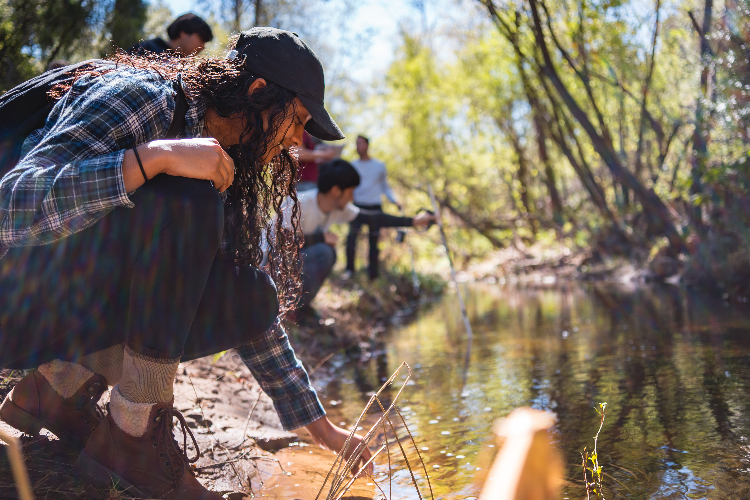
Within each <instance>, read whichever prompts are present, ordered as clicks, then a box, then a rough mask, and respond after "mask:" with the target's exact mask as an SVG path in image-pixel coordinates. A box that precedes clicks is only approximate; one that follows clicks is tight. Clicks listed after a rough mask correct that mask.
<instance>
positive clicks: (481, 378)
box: [323, 285, 750, 499]
mask: <svg viewBox="0 0 750 500" xmlns="http://www.w3.org/2000/svg"><path fill="white" fill-rule="evenodd" d="M467 307H468V309H469V314H470V317H471V321H472V325H473V328H474V336H475V338H474V343H473V346H472V348H471V351H470V356H469V358H468V363H467V359H466V354H467V345H466V341H465V338H464V334H463V332H464V330H463V325H462V321H461V317H460V313H459V310H458V305H457V304H456V301H455V296H451V295H448V296H446V297H445V299H444V301H443V302H442V303H441V304H439V305H438V306H437V307H435V308H433V309H432V310H431V311H430V312H427V313H425V314H424V315H423V316H422V317H421V318H419V320H418V321H416V322H415V323H413V324H412V325H410V326H408V327H405V328H400V329H394V330H393V331H391V332H389V335H388V337H387V340H386V342H385V343H384V347H383V349H382V350H381V351H380V352H378V353H376V355H375V356H373V357H372V359H370V360H368V361H364V362H350V363H347V364H345V365H344V366H343V367H342V369H341V370H339V373H341V374H342V376H341V377H337V379H336V380H335V381H334V382H333V383H332V384H331V385H330V386H329V387H328V388H327V389H326V392H324V393H323V397H324V399H325V400H326V401H325V402H326V406H327V407H329V408H331V407H330V406H328V404H327V403H328V401H330V400H335V402H337V403H338V401H342V402H341V404H338V405H337V406H336V407H335V412H336V413H337V414H338V415H341V419H342V420H346V421H347V422H349V423H351V422H353V421H354V420H355V418H356V416H357V415H358V414H359V411H360V410H361V408H362V407H363V406H364V403H365V402H366V401H367V399H368V398H369V395H370V394H371V393H372V392H373V391H376V390H377V388H378V387H379V386H380V384H381V383H382V381H383V380H386V379H387V378H388V376H389V375H390V374H391V373H392V372H393V371H395V370H396V368H398V366H399V364H400V363H401V362H402V361H407V362H408V363H409V364H410V365H411V366H412V368H413V384H412V385H410V387H408V388H407V389H406V390H405V391H404V395H402V398H404V399H402V400H401V401H400V406H401V408H402V410H403V413H404V415H405V416H406V417H407V423H408V425H409V429H410V430H411V431H412V433H413V434H414V436H415V438H416V439H417V442H418V444H419V446H420V448H425V449H424V450H423V451H422V455H423V457H424V458H425V463H426V465H427V468H428V470H429V471H430V472H429V473H430V477H431V479H432V484H433V488H434V490H435V494H436V497H438V498H446V499H448V498H467V497H470V496H473V495H476V494H477V493H478V488H477V486H476V485H475V484H474V483H475V478H476V476H477V475H478V474H481V470H482V469H483V468H484V467H486V466H487V465H488V464H485V463H484V462H483V460H484V461H486V460H487V459H483V458H482V456H483V455H490V454H491V451H492V450H491V449H490V447H489V446H490V445H491V441H490V440H489V436H490V428H491V425H492V423H493V421H494V420H495V419H496V418H498V417H501V416H505V415H507V414H508V413H509V412H510V411H511V410H512V409H513V408H515V407H518V406H533V407H535V408H539V409H548V410H551V411H554V412H555V413H556V414H557V416H558V424H557V426H556V429H555V432H556V437H557V440H558V443H559V445H560V447H561V448H562V450H563V452H564V454H565V456H566V459H567V462H568V479H569V485H568V486H567V487H566V490H565V495H564V497H565V498H570V499H574V498H584V497H585V492H584V490H583V486H582V480H581V475H580V460H581V458H580V455H579V452H580V451H581V450H582V449H583V447H584V446H588V447H591V445H592V444H593V440H592V437H593V435H594V434H595V432H596V428H597V427H598V419H597V415H596V413H595V411H594V410H593V407H594V405H595V404H596V403H599V402H605V401H606V402H607V419H606V421H605V424H604V429H603V431H602V434H601V437H600V440H599V443H600V445H599V456H600V463H602V464H603V465H604V471H605V473H606V474H607V476H606V480H605V487H607V490H608V491H607V493H608V494H607V498H703V497H710V498H747V497H748V496H749V495H750V488H749V487H748V485H749V484H750V443H749V442H748V437H749V436H750V419H748V408H747V407H748V404H750V403H749V402H748V397H747V396H748V384H749V383H750V363H748V362H749V361H750V335H748V334H749V333H750V315H749V314H748V313H747V311H745V310H743V309H744V308H743V309H740V308H738V307H735V306H731V305H728V304H725V303H724V302H722V301H721V299H720V298H714V297H706V296H700V295H696V294H693V293H691V292H689V291H686V290H684V289H680V288H677V287H672V286H639V287H627V286H619V285H606V286H605V285H592V286H583V285H580V286H579V285H563V286H560V287H555V288H518V287H509V286H478V285H473V286H469V287H467ZM393 394H395V392H393ZM337 418H338V417H337ZM413 458H414V456H413V454H412V455H410V456H409V460H410V461H411V460H412V459H413ZM384 467H385V466H384V465H380V466H379V469H378V472H379V473H381V474H382V473H383V472H384V470H386V469H385V468H384ZM415 472H417V473H418V477H420V478H422V479H423V476H424V473H423V472H422V473H419V471H415ZM407 476H408V474H403V473H400V474H399V477H398V484H397V485H396V486H395V487H394V490H393V498H394V499H396V498H416V494H415V493H414V492H413V488H410V487H409V482H410V478H409V477H407ZM423 491H426V490H423Z"/></svg>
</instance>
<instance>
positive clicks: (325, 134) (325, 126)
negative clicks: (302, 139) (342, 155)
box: [297, 95, 345, 141]
mask: <svg viewBox="0 0 750 500" xmlns="http://www.w3.org/2000/svg"><path fill="white" fill-rule="evenodd" d="M297 97H299V99H300V101H302V104H304V105H305V107H306V108H307V111H309V112H310V116H311V117H312V118H311V119H310V120H309V121H308V122H307V124H306V125H305V130H307V132H308V133H309V134H310V135H311V136H313V137H317V138H318V139H321V140H323V141H338V140H341V139H343V138H344V137H345V136H344V133H343V132H341V129H340V128H339V126H338V125H336V122H335V121H333V118H331V115H329V114H328V111H326V108H325V107H324V106H323V105H322V104H320V103H318V102H315V101H313V100H312V99H310V98H308V97H305V96H301V95H297Z"/></svg>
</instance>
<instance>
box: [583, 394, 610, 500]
mask: <svg viewBox="0 0 750 500" xmlns="http://www.w3.org/2000/svg"><path fill="white" fill-rule="evenodd" d="M606 407H607V403H599V407H598V408H596V407H594V409H595V410H596V413H598V414H599V416H600V417H601V420H600V422H599V430H598V431H596V436H594V451H593V453H589V452H588V450H587V449H586V447H584V448H583V453H581V468H582V469H583V483H584V484H585V485H586V499H587V500H590V499H591V493H592V492H593V493H594V494H595V495H596V498H597V499H598V500H604V490H603V489H602V466H601V465H599V454H598V453H597V449H596V445H597V444H598V442H599V433H600V432H602V427H603V426H604V409H605V408H606ZM589 478H590V479H591V480H589Z"/></svg>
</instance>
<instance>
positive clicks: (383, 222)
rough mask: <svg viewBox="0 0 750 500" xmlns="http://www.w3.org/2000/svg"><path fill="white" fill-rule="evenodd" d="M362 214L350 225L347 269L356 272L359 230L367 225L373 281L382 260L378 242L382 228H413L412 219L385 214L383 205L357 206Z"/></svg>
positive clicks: (347, 240)
mask: <svg viewBox="0 0 750 500" xmlns="http://www.w3.org/2000/svg"><path fill="white" fill-rule="evenodd" d="M356 206H357V207H359V209H360V210H362V212H360V214H359V215H358V216H357V218H356V219H354V220H353V221H352V222H351V223H350V224H349V235H348V236H347V238H346V269H347V270H348V271H351V272H354V271H355V270H356V267H355V258H356V254H357V237H358V236H359V230H360V229H361V228H362V226H363V225H365V224H367V226H368V228H369V230H370V234H369V241H370V263H369V266H368V268H367V272H368V274H369V276H370V278H371V279H375V278H377V277H378V274H379V269H378V260H379V259H380V248H378V240H379V239H380V228H381V227H404V226H411V224H412V220H413V219H412V218H411V217H396V216H395V215H388V214H385V213H383V209H382V206H381V205H356Z"/></svg>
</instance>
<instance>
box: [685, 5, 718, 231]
mask: <svg viewBox="0 0 750 500" xmlns="http://www.w3.org/2000/svg"><path fill="white" fill-rule="evenodd" d="M712 14H713V0H706V3H705V5H704V9H703V28H702V29H700V30H698V36H700V40H701V44H700V47H701V60H702V62H703V71H701V88H700V94H699V95H698V102H697V105H696V108H695V130H694V131H693V156H692V157H691V160H690V164H691V176H692V180H693V183H692V185H691V186H690V194H692V195H700V194H701V193H703V186H702V181H701V177H702V176H703V173H704V172H705V168H706V157H707V153H708V127H707V125H706V116H705V106H704V105H703V101H704V99H708V97H709V96H708V76H709V69H710V68H709V66H710V64H709V61H708V58H709V56H710V55H711V48H710V46H709V45H708V33H709V32H710V31H711V18H712ZM696 27H697V26H696ZM694 210H695V214H694V218H695V220H697V221H699V222H698V224H699V225H702V220H703V216H702V209H701V207H700V206H697V207H695V209H694Z"/></svg>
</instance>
